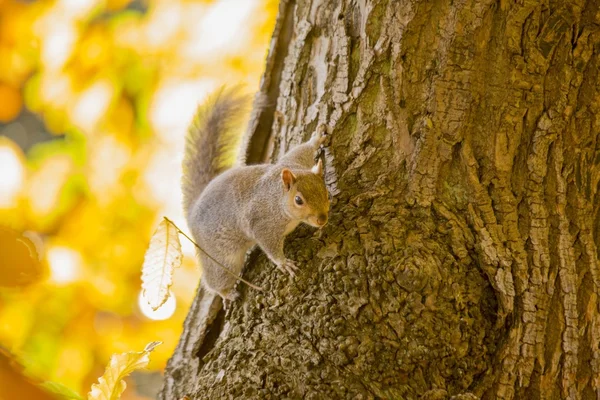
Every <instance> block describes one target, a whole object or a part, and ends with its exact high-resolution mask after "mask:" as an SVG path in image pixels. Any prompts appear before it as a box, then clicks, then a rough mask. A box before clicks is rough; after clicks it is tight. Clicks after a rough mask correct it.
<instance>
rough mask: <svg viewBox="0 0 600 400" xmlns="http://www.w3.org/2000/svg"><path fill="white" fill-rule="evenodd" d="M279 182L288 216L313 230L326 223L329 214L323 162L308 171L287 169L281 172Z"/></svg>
mask: <svg viewBox="0 0 600 400" xmlns="http://www.w3.org/2000/svg"><path fill="white" fill-rule="evenodd" d="M281 181H282V183H283V190H284V193H285V205H286V208H287V212H288V214H289V215H290V216H291V217H292V218H294V219H297V220H302V222H305V223H307V224H309V225H311V226H314V227H315V228H322V227H323V226H324V225H325V224H326V223H327V215H328V214H329V194H328V193H327V188H326V187H325V182H324V181H323V162H322V161H321V160H319V162H318V163H317V164H316V165H315V166H314V167H313V168H312V169H311V170H310V171H309V170H306V171H296V172H295V173H294V172H292V171H290V170H289V169H287V168H284V169H283V170H282V171H281Z"/></svg>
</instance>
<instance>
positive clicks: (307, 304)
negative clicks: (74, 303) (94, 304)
mask: <svg viewBox="0 0 600 400" xmlns="http://www.w3.org/2000/svg"><path fill="white" fill-rule="evenodd" d="M599 5H600V2H598V1H597V0H587V1H586V0H571V1H566V0H564V1H560V0H548V1H531V0H518V1H508V0H500V1H493V0H470V1H469V0H455V1H453V2H450V1H429V0H328V1H325V0H296V1H292V0H289V1H283V2H282V4H281V8H280V16H279V19H278V22H277V27H276V30H275V34H274V37H273V42H272V44H271V51H270V54H269V57H268V60H267V69H266V72H265V76H264V79H263V82H262V87H261V93H260V94H259V95H258V96H257V101H256V103H257V104H261V105H262V107H258V108H256V110H255V112H254V115H253V119H252V121H251V123H250V128H249V132H248V135H247V140H246V149H247V151H246V152H245V154H243V158H244V159H245V160H247V161H248V162H259V161H261V160H264V159H265V158H268V157H269V155H270V154H272V155H273V157H274V158H276V157H277V156H278V155H279V154H281V153H283V152H284V151H285V149H287V148H288V147H289V146H290V145H291V144H293V143H297V142H300V141H301V140H304V139H306V138H307V137H308V136H309V135H310V133H311V132H312V131H313V130H314V129H315V128H316V126H317V125H318V124H321V123H324V124H327V125H328V126H329V128H330V140H329V143H328V147H327V150H326V161H327V162H326V168H327V172H326V181H327V183H328V185H329V189H330V191H331V193H332V195H333V199H334V200H333V202H332V210H331V215H330V223H329V224H328V225H327V227H326V228H325V229H323V230H322V231H314V230H313V229H311V228H300V229H299V230H297V232H296V233H295V234H293V235H292V236H291V237H290V239H289V240H288V242H287V245H286V252H287V254H288V256H289V257H290V258H292V259H294V260H296V262H297V265H299V266H301V270H302V271H301V273H300V274H299V276H298V277H297V279H296V280H295V281H293V280H290V279H289V278H288V277H286V276H284V275H283V274H281V273H280V272H278V271H277V270H276V269H275V267H274V266H273V265H272V264H270V263H269V262H268V261H267V260H266V258H265V256H264V255H262V254H261V253H260V252H257V251H255V252H254V253H252V255H251V256H250V257H249V262H248V267H247V268H246V271H245V273H244V277H245V278H246V279H249V280H251V281H252V282H254V283H256V284H258V285H261V286H263V287H265V288H266V289H267V291H266V292H265V293H264V294H259V293H257V292H255V291H253V290H252V289H250V288H248V287H245V286H243V285H240V286H239V287H240V289H241V292H242V297H241V299H240V300H239V301H237V302H236V303H234V304H233V306H232V307H231V308H230V310H228V311H227V312H224V311H222V310H221V311H219V310H220V307H221V302H220V300H219V299H215V298H214V297H213V296H210V295H208V294H206V293H204V292H203V291H202V290H200V292H199V294H198V297H197V299H196V301H195V302H194V305H193V307H192V309H191V310H190V314H189V316H188V319H187V321H186V324H185V329H184V332H183V335H182V338H181V342H180V344H179V347H178V348H177V350H176V352H175V354H174V355H173V358H172V359H171V361H170V363H169V365H168V368H167V371H166V379H165V386H164V389H163V392H162V394H161V398H162V399H169V400H170V399H181V398H183V397H184V396H185V395H187V396H189V398H191V399H220V398H235V399H243V398H267V399H268V398H271V399H279V398H291V399H295V398H307V399H325V398H331V399H346V398H348V399H374V398H385V399H400V398H404V399H416V398H421V399H445V398H451V397H452V396H457V397H456V398H463V399H467V398H480V397H482V398H486V399H494V398H499V399H511V398H519V399H559V398H565V399H600V312H599V308H600V304H599V302H600V300H599V298H598V292H599V288H600V267H599V264H598V246H599V245H600V214H599V210H600V207H599V205H600V204H599V203H600V193H599V183H600V166H599V165H598V164H599V163H600V143H599V141H598V139H599V132H600V113H599V112H600V71H599V69H600V57H599V53H600V8H599Z"/></svg>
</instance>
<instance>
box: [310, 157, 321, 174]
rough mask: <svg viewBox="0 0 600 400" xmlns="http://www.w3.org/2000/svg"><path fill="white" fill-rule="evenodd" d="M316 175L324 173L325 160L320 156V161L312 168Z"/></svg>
mask: <svg viewBox="0 0 600 400" xmlns="http://www.w3.org/2000/svg"><path fill="white" fill-rule="evenodd" d="M310 171H311V172H312V173H313V174H315V175H321V176H322V175H323V160H321V159H320V158H319V161H317V163H316V164H315V165H314V167H312V168H311V170H310Z"/></svg>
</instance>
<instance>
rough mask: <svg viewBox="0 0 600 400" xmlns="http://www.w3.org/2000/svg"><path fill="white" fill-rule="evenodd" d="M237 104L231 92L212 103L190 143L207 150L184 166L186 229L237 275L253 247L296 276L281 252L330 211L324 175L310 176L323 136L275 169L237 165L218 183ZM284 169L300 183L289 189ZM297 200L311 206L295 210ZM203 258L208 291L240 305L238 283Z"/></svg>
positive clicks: (203, 110)
mask: <svg viewBox="0 0 600 400" xmlns="http://www.w3.org/2000/svg"><path fill="white" fill-rule="evenodd" d="M238 104H240V103H239V102H236V101H235V100H234V98H233V94H232V92H229V93H225V92H221V93H220V94H219V95H218V96H217V97H216V100H215V101H214V103H211V104H210V107H212V109H207V108H201V114H200V117H199V118H198V119H197V120H196V123H195V125H194V127H193V128H192V129H191V130H190V137H191V138H190V140H189V141H188V145H189V144H190V143H192V145H195V146H200V147H202V146H203V147H204V148H197V149H195V150H193V151H190V152H189V153H187V154H188V155H189V154H191V156H190V157H186V161H184V166H185V167H186V168H185V169H186V170H187V171H191V172H192V174H190V175H188V176H186V178H185V179H184V185H183V186H184V189H183V190H184V198H185V201H184V206H185V205H187V206H188V207H189V211H187V219H188V226H189V227H190V229H191V231H192V235H193V236H194V239H195V240H196V241H197V243H198V245H199V246H200V247H201V248H202V249H204V250H205V251H206V252H207V253H208V254H210V255H211V256H212V257H213V258H215V259H217V260H219V261H220V262H221V263H222V264H223V265H225V266H226V267H227V268H228V269H229V270H230V271H231V272H232V273H234V274H235V275H236V276H239V274H240V272H241V270H242V268H243V265H244V258H245V254H246V252H247V251H248V249H250V247H252V246H253V245H255V244H258V245H259V246H260V248H261V249H262V250H263V251H264V252H265V254H266V255H267V256H268V257H269V259H271V261H273V262H274V263H275V264H276V265H277V267H278V268H279V269H280V270H282V271H285V272H287V273H289V274H291V275H294V271H295V270H296V266H295V265H294V263H293V262H292V261H290V260H288V259H286V258H285V256H284V253H283V242H284V239H285V236H286V235H287V234H289V233H290V232H291V231H293V230H294V228H295V227H296V226H297V225H298V224H299V223H300V222H305V223H308V224H310V225H313V226H322V225H324V223H325V222H326V221H327V214H328V212H329V198H328V195H327V189H326V187H325V183H324V182H323V176H322V175H321V174H319V173H314V172H312V171H311V167H312V166H313V164H314V155H315V151H316V150H317V149H318V147H319V146H320V144H321V143H322V142H323V136H322V134H320V133H315V134H314V135H313V137H312V138H311V140H310V141H308V142H306V143H303V144H301V145H299V146H296V147H295V148H293V149H292V150H291V151H290V152H289V153H287V154H286V155H285V156H284V157H282V158H281V160H280V161H279V162H278V163H276V164H261V165H252V166H240V167H235V168H232V169H229V170H227V171H225V172H223V173H221V174H220V175H218V176H216V177H215V175H216V174H218V172H219V171H220V170H221V168H216V167H215V161H216V160H218V158H219V157H220V156H221V154H222V153H221V152H220V151H221V150H220V149H221V147H220V146H221V143H224V142H223V141H222V139H223V138H222V136H221V135H223V134H225V135H227V134H228V133H227V132H228V130H227V129H229V126H228V124H227V121H230V119H229V116H230V114H228V113H231V114H235V113H237V112H238V110H237V109H235V107H237V106H238ZM199 121H200V122H199ZM202 121H206V122H202ZM224 128H227V129H224ZM284 169H289V170H290V171H291V172H292V174H288V175H287V176H293V177H294V178H295V180H294V181H293V182H292V184H291V185H290V187H289V188H286V185H284V182H283V181H282V171H283V170H284ZM213 178H214V179H213ZM211 179H212V180H211ZM286 189H287V190H286ZM296 196H299V197H301V198H302V199H303V200H304V202H305V204H303V205H302V206H298V205H296V203H295V198H296ZM199 257H200V261H201V264H202V269H203V277H202V282H203V284H204V286H205V287H206V288H207V289H209V290H211V291H214V292H216V293H218V294H219V295H220V296H221V297H222V298H223V299H227V300H234V299H235V298H236V297H237V293H236V291H235V285H236V283H237V279H236V278H234V277H232V276H231V275H229V274H228V273H227V272H226V271H224V270H223V267H221V266H219V265H217V264H216V263H215V262H214V261H212V260H211V259H210V258H208V257H207V256H206V255H205V254H203V253H202V252H199Z"/></svg>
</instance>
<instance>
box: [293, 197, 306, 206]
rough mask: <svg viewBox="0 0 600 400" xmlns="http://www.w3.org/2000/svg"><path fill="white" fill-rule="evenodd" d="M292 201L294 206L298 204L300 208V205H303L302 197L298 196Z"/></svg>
mask: <svg viewBox="0 0 600 400" xmlns="http://www.w3.org/2000/svg"><path fill="white" fill-rule="evenodd" d="M294 201H295V202H296V204H298V205H299V206H301V205H302V204H304V201H303V200H302V197H300V196H296V197H295V198H294Z"/></svg>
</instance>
